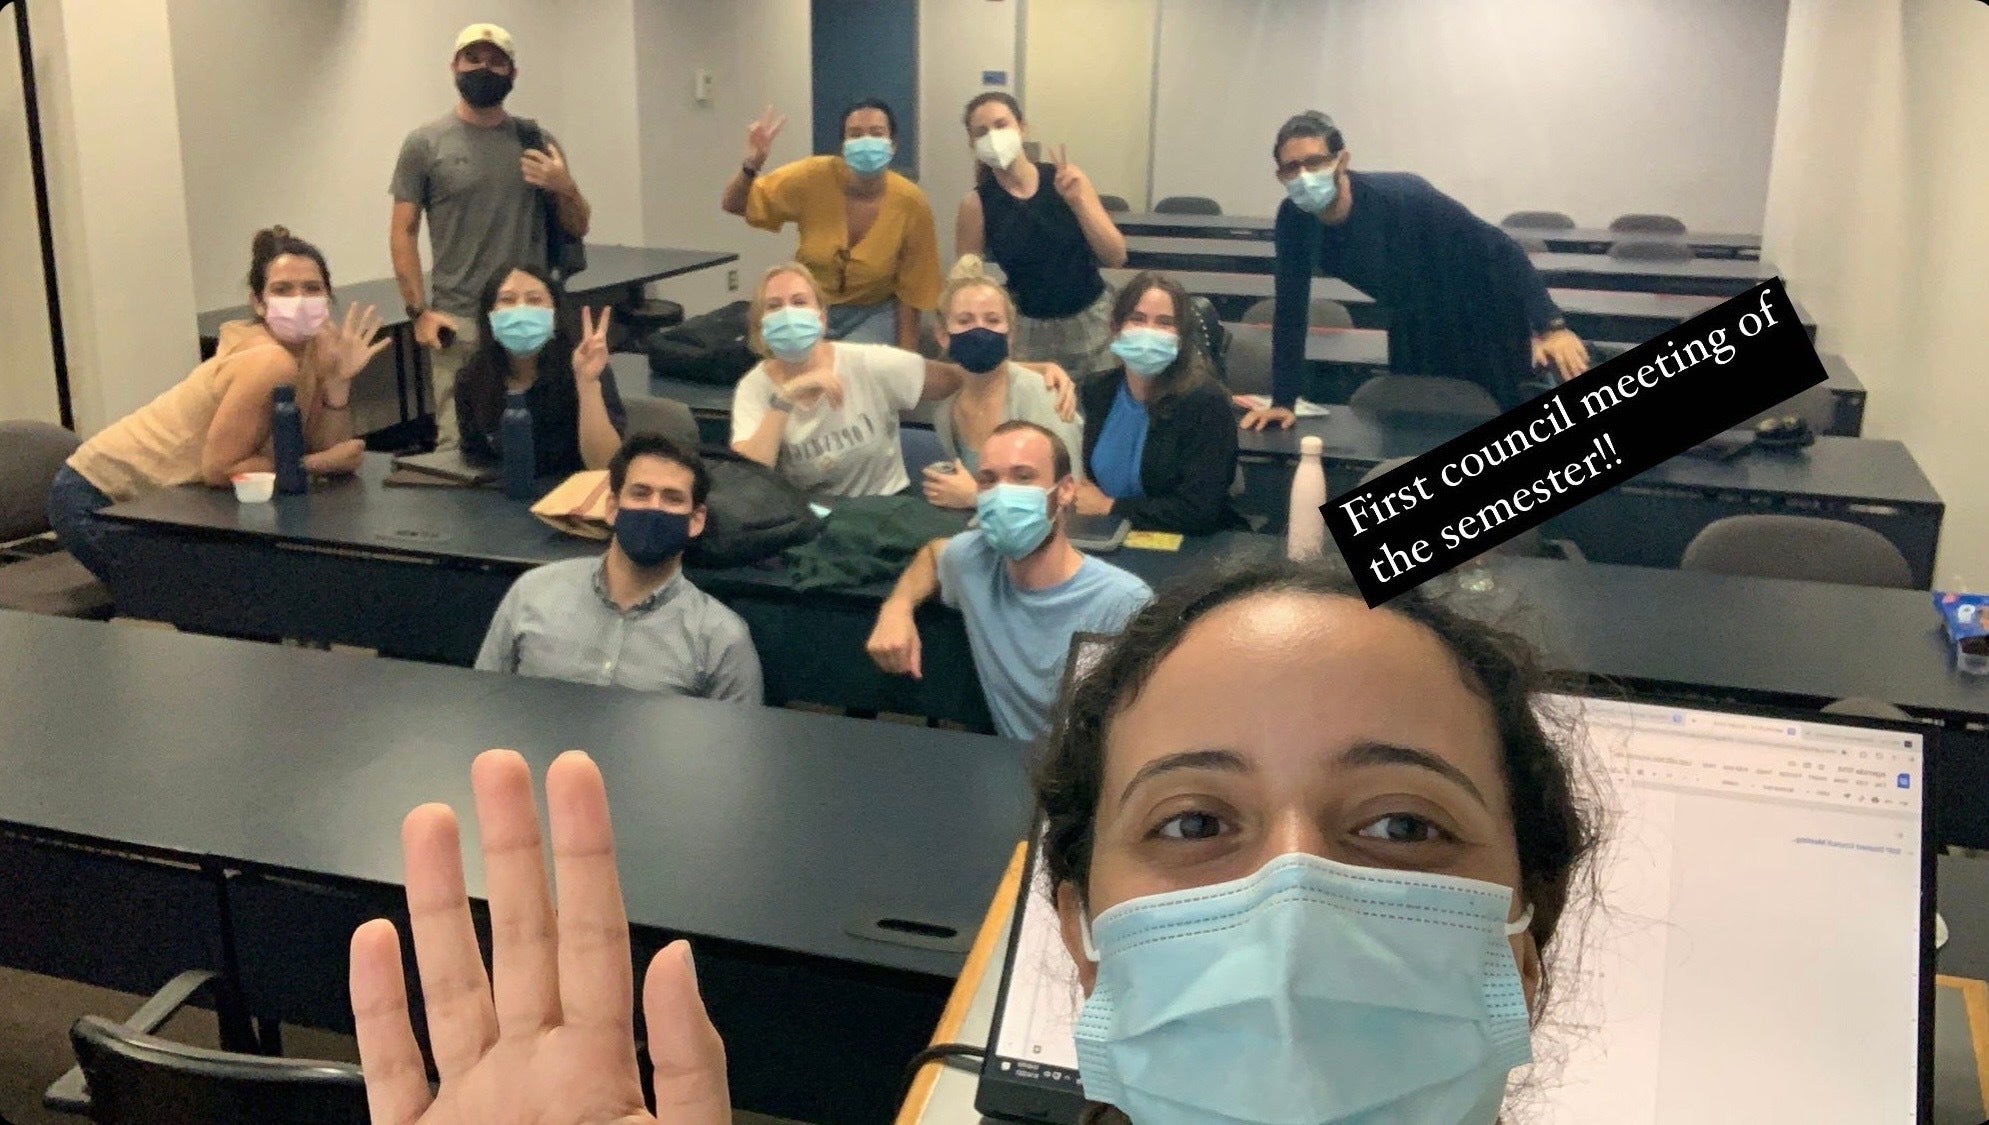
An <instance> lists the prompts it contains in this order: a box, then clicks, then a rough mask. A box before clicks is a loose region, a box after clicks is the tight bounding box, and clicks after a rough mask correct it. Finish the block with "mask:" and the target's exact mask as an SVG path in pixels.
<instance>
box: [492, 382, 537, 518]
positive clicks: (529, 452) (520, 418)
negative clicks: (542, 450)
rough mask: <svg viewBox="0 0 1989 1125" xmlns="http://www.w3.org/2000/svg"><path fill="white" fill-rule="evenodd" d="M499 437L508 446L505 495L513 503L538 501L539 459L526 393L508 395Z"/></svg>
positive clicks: (505, 450) (506, 447) (505, 454)
mask: <svg viewBox="0 0 1989 1125" xmlns="http://www.w3.org/2000/svg"><path fill="white" fill-rule="evenodd" d="M498 437H499V440H500V441H502V442H503V444H504V494H505V495H506V496H509V497H510V498H511V499H513V500H536V499H538V497H537V496H536V495H534V489H533V483H534V481H535V480H536V478H537V475H538V459H537V457H536V456H535V455H534V452H533V449H532V412H531V410H530V409H528V408H527V407H526V406H525V392H524V391H511V392H508V393H507V394H506V395H505V396H504V418H503V420H502V421H501V422H500V423H499V424H498Z"/></svg>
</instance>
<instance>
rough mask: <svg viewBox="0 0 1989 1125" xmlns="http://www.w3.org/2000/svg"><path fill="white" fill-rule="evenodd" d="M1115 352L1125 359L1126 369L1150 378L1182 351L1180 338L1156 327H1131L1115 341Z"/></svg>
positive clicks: (1113, 348) (1162, 369) (1113, 349)
mask: <svg viewBox="0 0 1989 1125" xmlns="http://www.w3.org/2000/svg"><path fill="white" fill-rule="evenodd" d="M1112 354H1113V355H1115V356H1118V357H1119V358H1120V359H1122V360H1125V361H1126V370H1128V371H1130V372H1132V373H1133V374H1135V375H1137V376H1139V377H1140V378H1142V379H1151V378H1153V377H1154V376H1155V375H1158V374H1160V373H1161V372H1163V371H1165V370H1167V367H1168V365H1169V364H1171V363H1173V362H1174V357H1175V356H1177V355H1179V354H1181V337H1179V336H1177V335H1175V334H1174V333H1172V332H1162V331H1160V330H1159V329H1157V328H1128V329H1126V330H1125V331H1123V332H1121V333H1119V335H1118V337H1117V338H1115V339H1114V340H1113V341H1112Z"/></svg>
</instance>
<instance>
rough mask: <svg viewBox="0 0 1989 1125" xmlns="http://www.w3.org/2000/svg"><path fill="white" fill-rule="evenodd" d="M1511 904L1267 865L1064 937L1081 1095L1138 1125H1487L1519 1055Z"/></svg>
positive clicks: (1503, 895)
mask: <svg viewBox="0 0 1989 1125" xmlns="http://www.w3.org/2000/svg"><path fill="white" fill-rule="evenodd" d="M1512 897H1513V895H1512V890H1511V889H1510V888H1507V887H1502V886H1498V885H1497V884H1493V883H1482V882H1479V881H1477V880H1475V879H1464V878H1459V877H1457V876H1451V875H1429V874H1424V873H1422V872H1416V871H1402V870H1384V869H1378V868H1368V867H1355V866H1352V865H1349V864H1344V863H1335V862H1333V861H1332V860H1327V859H1321V858H1319V857H1318V856H1314V855H1307V854H1303V853H1292V854H1288V855H1282V856H1279V857H1278V858H1276V859H1274V860H1272V861H1271V862H1269V863H1267V864H1265V865H1264V866H1263V867H1262V868H1261V869H1259V870H1258V871H1257V872H1256V873H1255V874H1252V875H1249V876H1246V877H1245V878H1242V879H1238V880H1235V881H1233V882H1229V883H1219V884H1216V885H1214V886H1207V887H1194V888H1190V889H1187V890H1180V891H1169V892H1166V893H1164V894H1156V895H1148V896H1146V897H1143V898H1137V899H1133V900H1131V901H1128V902H1123V903H1120V904H1119V905H1117V906H1114V907H1112V908H1111V909H1109V910H1106V911H1104V912H1103V913H1101V914H1099V916H1098V918H1097V920H1096V921H1095V922H1092V923H1090V924H1088V925H1085V926H1084V927H1083V930H1082V932H1083V940H1084V944H1085V955H1086V956H1087V957H1089V958H1090V959H1091V960H1093V961H1096V962H1097V963H1098V976H1097V983H1096V985H1095V986H1094V987H1093V989H1092V991H1091V996H1090V998H1089V999H1088V1000H1087V1001H1085V1004H1084V1010H1083V1011H1082V1012H1081V1013H1080V1014H1079V1016H1078V1022H1077V1058H1078V1073H1079V1075H1080V1077H1081V1078H1082V1080H1083V1083H1084V1094H1085V1097H1086V1098H1088V1099H1090V1100H1092V1101H1096V1102H1104V1103H1106V1104H1108V1105H1113V1106H1116V1107H1118V1108H1119V1109H1120V1110H1121V1111H1123V1112H1124V1113H1125V1114H1126V1116H1127V1117H1130V1118H1131V1119H1132V1120H1134V1121H1136V1122H1138V1123H1139V1125H1176V1123H1180V1125H1188V1123H1190V1122H1192V1123H1194V1125H1208V1123H1210V1122H1219V1123H1231V1125H1240V1123H1243V1122H1248V1123H1250V1125H1320V1123H1322V1122H1362V1123H1370V1122H1372V1123H1381V1122H1386V1123H1388V1125H1491V1123H1492V1122H1493V1121H1494V1120H1495V1119H1496V1118H1497V1117H1498V1113H1499V1106H1500V1104H1501V1102H1502V1101H1503V1100H1504V1097H1505V1087H1506V1073H1507V1072H1508V1071H1510V1070H1511V1069H1512V1068H1514V1067H1516V1066H1519V1065H1520V1064H1522V1063H1525V1062H1528V1061H1529V1060H1530V1059H1531V1058H1532V1045H1531V1040H1530V1032H1529V1024H1528V1020H1527V1008H1526V989H1525V987H1524V985H1523V984H1522V983H1521V981H1520V976H1519V967H1518V965H1517V963H1516V962H1515V961H1514V959H1513V955H1512V946H1511V945H1510V943H1509V941H1508V938H1509V937H1510V936H1511V935H1513V934H1516V933H1521V932H1524V929H1525V927H1526V924H1527V920H1528V919H1530V918H1531V916H1532V911H1531V910H1528V911H1527V918H1523V919H1522V920H1521V921H1520V922H1519V923H1516V924H1508V923H1507V922H1506V914H1507V912H1508V911H1509V909H1510V907H1511V903H1512Z"/></svg>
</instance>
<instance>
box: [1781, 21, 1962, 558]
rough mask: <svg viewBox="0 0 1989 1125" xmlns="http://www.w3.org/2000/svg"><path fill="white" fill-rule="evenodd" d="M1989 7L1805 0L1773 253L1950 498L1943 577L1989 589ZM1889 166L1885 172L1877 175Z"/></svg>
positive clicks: (1820, 340) (1793, 54)
mask: <svg viewBox="0 0 1989 1125" xmlns="http://www.w3.org/2000/svg"><path fill="white" fill-rule="evenodd" d="M1985 57H1989V9H1985V8H1983V7H1982V6H1981V5H1977V4H1925V3H1919V2H1916V0H1793V3H1792V4H1791V7H1790V13H1789V29H1788V50H1787V60H1786V62H1785V64H1784V74H1783V81H1782V93H1781V107H1782V108H1781V116H1780V121H1779V125H1778V128H1777V130H1776V136H1775V148H1774V163H1773V174H1772V176H1771V178H1770V183H1769V193H1768V210H1767V225H1766V227H1765V228H1764V240H1765V245H1764V251H1763V255H1764V257H1767V258H1769V259H1771V260H1773V261H1775V262H1776V263H1777V264H1778V265H1779V266H1780V268H1781V270H1782V273H1783V274H1784V276H1786V277H1787V278H1788V280H1789V284H1790V288H1791V289H1793V290H1794V291H1796V292H1797V293H1799V294H1800V295H1801V296H1802V299H1803V301H1804V302H1805V303H1806V304H1807V305H1808V307H1809V308H1810V310H1811V311H1812V312H1813V313H1814V314H1815V315H1816V317H1817V319H1818V322H1819V325H1820V328H1819V331H1818V335H1817V344H1818V346H1819V347H1820V348H1823V349H1825V350H1828V351H1835V352H1838V353H1840V354H1842V355H1843V356H1844V357H1845V359H1847V360H1848V361H1850V364H1851V366H1852V368H1853V369H1854V370H1855V371H1856V372H1857V373H1858V377H1859V378H1860V379H1861V380H1863V381H1864V383H1865V386H1866V388H1867V390H1868V391H1869V392H1870V396H1871V397H1870V401H1869V404H1868V406H1867V408H1866V413H1865V432H1866V434H1867V435H1868V436H1871V437H1888V438H1897V439H1900V440H1903V441H1905V442H1906V443H1907V445H1908V447H1909V448H1910V449H1911V450H1912V451H1913V455H1914V457H1915V458H1916V459H1917V460H1918V461H1919V463H1920V466H1921V467H1922V468H1923V469H1924V470H1925V471H1926V473H1927V475H1928V476H1929V477H1930V478H1931V479H1932V481H1933V483H1934V486H1935V488H1936V489H1938V490H1939V491H1940V493H1941V496H1942V498H1943V499H1944V500H1946V501H1947V518H1946V521H1945V523H1944V525H1943V527H1942V533H1941V552H1940V558H1939V560H1938V562H1937V564H1936V570H1935V575H1936V578H1937V580H1939V579H1943V578H1945V579H1953V578H1961V579H1965V580H1967V581H1968V582H1969V583H1970V584H1971V587H1972V588H1973V589H1975V590H1982V589H1985V588H1989V492H1986V491H1985V488H1984V486H1985V483H1989V437H1985V434H1986V433H1989V430H1986V429H1985V427H1983V426H1982V425H1981V424H1979V423H1977V422H1974V421H1972V419H1973V418H1976V417H1979V416H1980V414H1981V409H1980V404H1981V401H1982V388H1983V379H1982V375H1983V372H1984V371H1985V370H1989V343H1985V341H1984V337H1983V334H1982V329H1981V320H1982V309H1983V308H1985V307H1989V271H1985V270H1984V268H1983V266H1982V263H1983V262H1984V261H1985V260H1989V192H1985V191H1984V190H1983V186H1982V185H1983V184H1984V183H1985V182H1989V153H1985V152H1984V150H1983V148H1982V143H1981V138H1982V137H1983V136H1985V135H1989V67H1984V66H1983V65H1982V59H1983V58H1985ZM1881 169H1882V170H1884V171H1883V173H1881V174H1871V173H1872V172H1874V171H1877V170H1881Z"/></svg>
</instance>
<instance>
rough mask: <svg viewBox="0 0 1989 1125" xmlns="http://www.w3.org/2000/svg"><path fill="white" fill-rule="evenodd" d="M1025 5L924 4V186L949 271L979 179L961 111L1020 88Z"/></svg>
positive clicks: (939, 0)
mask: <svg viewBox="0 0 1989 1125" xmlns="http://www.w3.org/2000/svg"><path fill="white" fill-rule="evenodd" d="M1052 2H1053V3H1067V2H1068V0H1052ZM1021 6H1022V5H1021V3H1020V2H1019V0H1000V2H997V3H989V2H988V0H920V3H919V186H920V187H922V188H924V189H925V194H926V198H927V199H929V200H931V201H932V217H933V221H934V222H935V223H937V224H938V226H939V265H940V268H941V269H943V270H944V269H951V268H952V266H953V259H954V257H955V256H956V254H955V252H954V248H953V220H954V217H955V216H956V215H958V214H959V211H960V200H961V198H962V197H963V196H965V195H966V194H967V192H968V191H970V190H972V189H973V186H974V154H973V151H972V150H971V149H969V148H968V147H967V131H966V129H965V128H964V127H963V126H962V125H961V124H960V111H961V110H963V109H965V108H966V107H967V103H968V102H969V101H971V100H973V98H974V96H975V95H977V94H980V93H983V92H985V91H988V90H1004V91H1007V92H1008V93H1011V94H1016V93H1017V91H1016V73H1015V72H1016V66H1017V61H1018V60H1017V51H1016V41H1015V35H1016V26H1015V25H1016V20H1017V17H1018V13H1019V10H1020V8H1021ZM1042 7H1044V5H1040V4H1039V5H1037V6H1036V8H1034V9H1032V12H1033V11H1038V10H1041V8H1042ZM989 70H999V71H1003V72H1005V73H1006V74H1007V75H1008V82H1007V83H1006V84H1004V85H1000V86H984V85H982V84H981V75H982V72H983V71H989ZM1017 96H1018V98H1019V97H1020V95H1019V94H1018V95H1017ZM1024 109H1025V110H1026V109H1028V106H1027V104H1026V103H1025V105H1024ZM1032 116H1033V115H1032Z"/></svg>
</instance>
